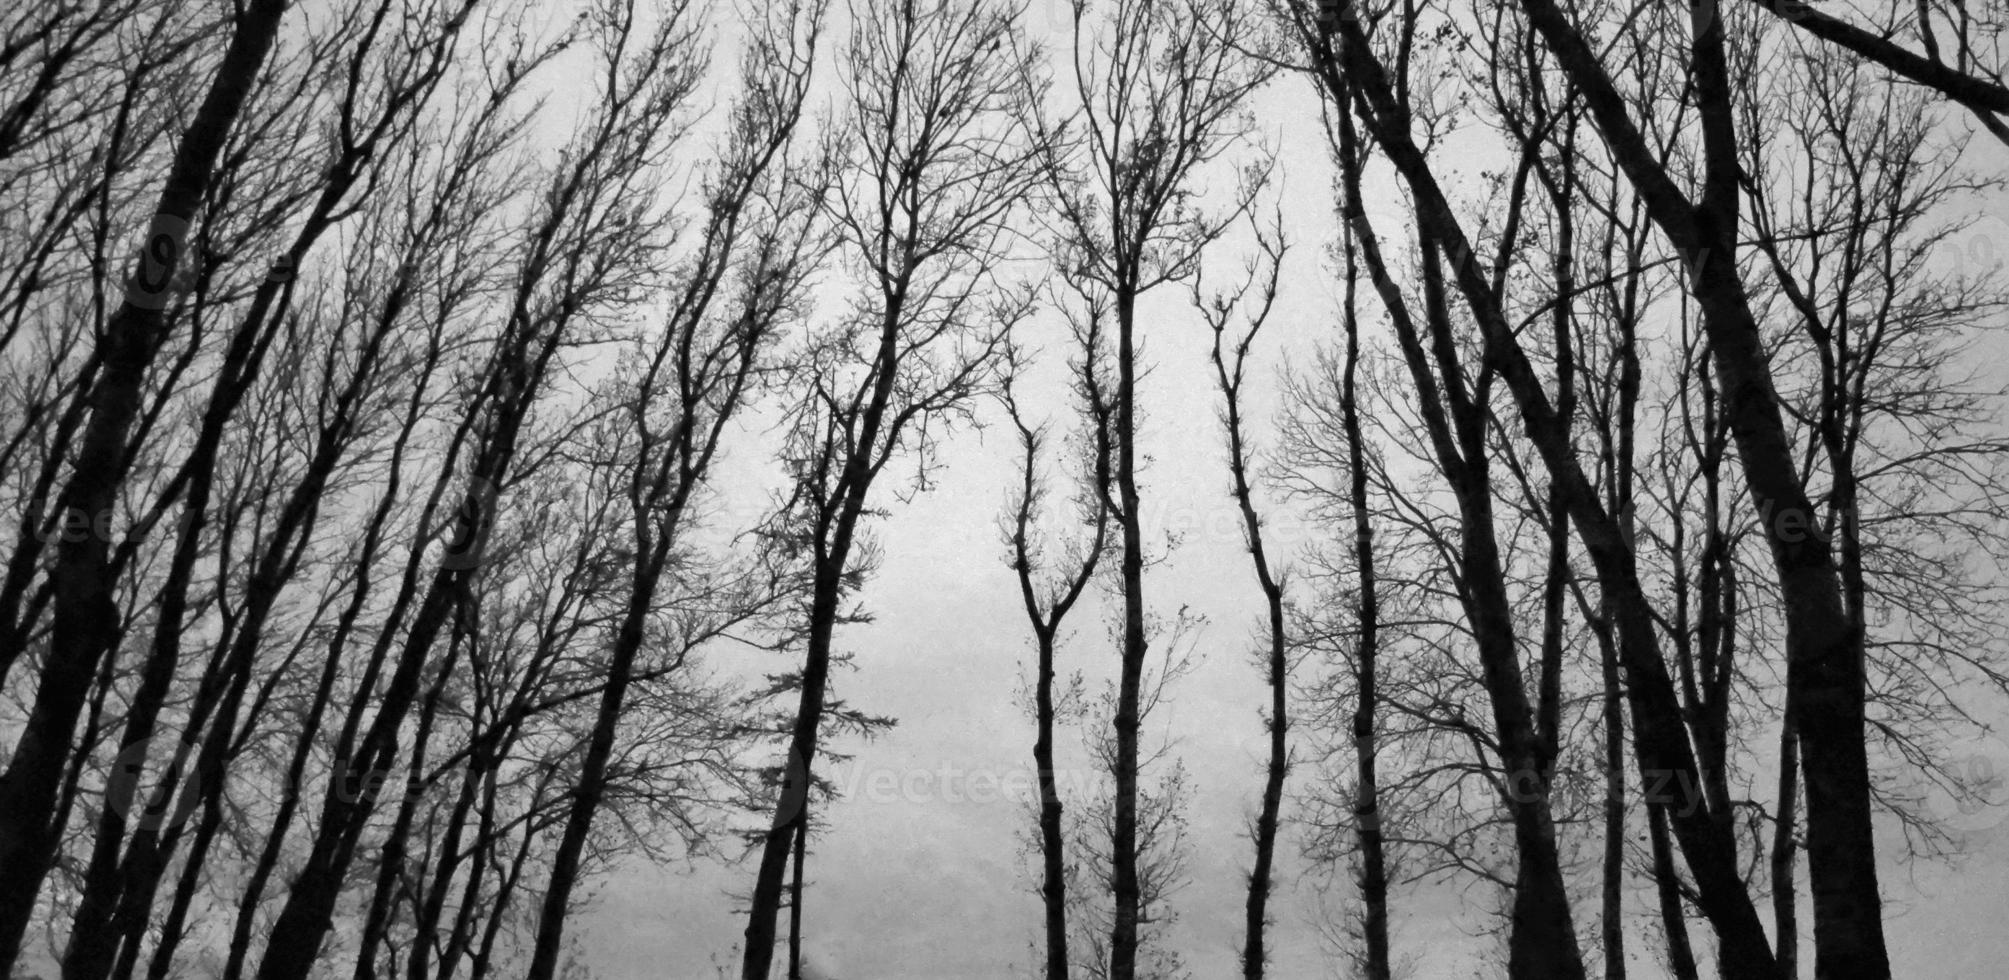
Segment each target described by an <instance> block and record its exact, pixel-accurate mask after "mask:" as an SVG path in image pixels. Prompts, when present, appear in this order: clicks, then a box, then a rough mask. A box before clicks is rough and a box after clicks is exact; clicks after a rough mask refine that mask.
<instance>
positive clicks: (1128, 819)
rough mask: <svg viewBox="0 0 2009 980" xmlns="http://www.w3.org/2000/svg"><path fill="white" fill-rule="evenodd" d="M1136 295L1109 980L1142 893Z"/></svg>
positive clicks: (1125, 333)
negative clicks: (1139, 875) (1139, 846)
mask: <svg viewBox="0 0 2009 980" xmlns="http://www.w3.org/2000/svg"><path fill="white" fill-rule="evenodd" d="M1136 325H1137V296H1136V294H1135V293H1134V292H1133V291H1130V290H1128V289H1125V288H1121V287H1119V288H1118V290H1117V294H1116V438H1115V444H1116V468H1115V476H1116V492H1117V496H1118V504H1117V515H1116V517H1117V526H1118V527H1119V528H1120V529H1121V531H1122V543H1121V548H1122V551H1121V555H1120V559H1119V560H1120V563H1121V575H1122V578H1121V588H1122V590H1123V634H1122V649H1121V655H1122V665H1121V672H1120V674H1119V676H1118V680H1117V689H1116V715H1115V719H1114V724H1115V728H1116V758H1115V761H1114V767H1115V770H1116V771H1115V772H1114V773H1112V774H1111V775H1112V776H1113V777H1114V779H1115V784H1116V785H1115V799H1114V800H1113V801H1112V802H1113V814H1112V816H1113V819H1112V821H1111V825H1112V826H1111V834H1110V855H1109V863H1110V878H1111V882H1110V891H1111V897H1112V898H1113V899H1114V900H1115V914H1114V916H1113V917H1112V920H1111V924H1110V930H1109V980H1136V974H1137V926H1138V922H1137V918H1138V905H1139V903H1140V901H1141V898H1142V894H1141V889H1140V887H1139V885H1138V880H1137V857H1138V855H1137V793H1138V788H1137V767H1138V747H1137V735H1138V728H1139V727H1140V725H1141V724H1142V718H1141V705H1140V703H1139V700H1140V698H1141V696H1142V685H1143V677H1144V654H1145V648H1146V644H1147V640H1146V637H1145V633H1144V529H1143V520H1142V516H1141V515H1140V514H1139V513H1138V512H1137V502H1138V493H1137V413H1136V398H1137V348H1136V338H1135V331H1136Z"/></svg>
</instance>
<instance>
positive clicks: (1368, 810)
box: [1339, 116, 1391, 980]
mask: <svg viewBox="0 0 2009 980" xmlns="http://www.w3.org/2000/svg"><path fill="white" fill-rule="evenodd" d="M1340 124H1341V125H1342V126H1343V127H1345V131H1346V133H1347V134H1349V135H1348V136H1347V137H1346V138H1344V139H1343V140H1342V141H1341V142H1342V144H1343V147H1344V148H1343V149H1342V152H1344V153H1348V154H1352V153H1354V152H1355V150H1354V149H1353V147H1352V144H1353V143H1354V142H1355V139H1354V138H1353V137H1352V136H1351V134H1352V132H1353V119H1352V117H1351V116H1343V117H1342V120H1341V123H1340ZM1347 170H1348V180H1349V181H1350V182H1351V183H1349V185H1348V188H1349V193H1348V195H1347V207H1348V208H1349V209H1350V208H1352V207H1354V206H1355V205H1356V204H1357V203H1358V198H1357V197H1356V196H1355V195H1354V194H1353V193H1352V191H1353V190H1354V189H1356V188H1357V186H1358V177H1359V174H1358V173H1357V171H1355V170H1354V168H1353V165H1352V164H1351V163H1349V164H1348V165H1347ZM1342 234H1343V235H1344V236H1345V250H1346V300H1345V302H1346V309H1345V318H1346V368H1345V371H1346V374H1345V376H1344V378H1343V379H1342V380H1341V382H1340V403H1339V404H1340V420H1341V422H1340V424H1341V426H1342V427H1343V428H1344V429H1345V430H1346V467H1347V498H1348V502H1349V503H1350V504H1351V505H1352V508H1353V567H1354V575H1355V577H1356V578H1357V579H1358V582H1359V591H1360V611H1359V613H1358V617H1359V630H1360V640H1359V645H1358V646H1357V647H1356V648H1355V652H1354V686H1355V690H1356V698H1357V700H1356V701H1355V703H1354V708H1353V729H1352V735H1353V756H1354V779H1355V781H1356V783H1357V785H1356V787H1355V790H1354V803H1353V820H1354V833H1355V835H1356V836H1357V837H1358V838H1359V845H1360V902H1361V923H1360V925H1361V929H1360V931H1361V939H1362V942H1363V943H1364V944H1365V946H1366V950H1365V953H1366V971H1365V972H1366V975H1365V978H1364V980H1390V976H1391V973H1390V966H1389V961H1388V955H1389V951H1388V864H1387V856H1386V854H1384V853H1383V852H1384V850H1385V848H1384V845H1383V843H1382V827H1381V794H1380V789H1379V783H1378V775H1377V772H1376V766H1375V759H1374V755H1375V747H1376V739H1375V731H1374V718H1375V709H1376V708H1377V707H1378V704H1379V701H1378V699H1379V696H1380V695H1379V687H1378V685H1379V676H1378V675H1377V673H1376V668H1375V661H1376V658H1377V656H1378V655H1379V653H1380V648H1381V636H1380V633H1381V601H1380V596H1379V593H1378V591H1377V589H1376V579H1375V568H1374V523H1373V520H1372V518H1371V516H1370V514H1369V512H1368V509H1367V459H1366V457H1367V453H1366V448H1365V445H1364V443H1365V440H1364V439H1363V438H1362V436H1361V431H1360V403H1359V400H1358V397H1357V391H1356V383H1357V380H1356V379H1357V377H1358V375H1359V370H1360V319H1359V315H1358V306H1357V305H1356V292H1355V291H1356V289H1357V288H1358V287H1357V285H1356V284H1357V281H1358V278H1359V271H1358V269H1357V267H1356V261H1357V256H1356V250H1355V244H1354V238H1353V234H1354V232H1353V226H1352V225H1351V224H1350V223H1349V224H1348V225H1347V227H1346V228H1345V229H1344V230H1343V231H1342Z"/></svg>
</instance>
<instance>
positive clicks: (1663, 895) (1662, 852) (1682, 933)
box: [1646, 802, 1700, 980]
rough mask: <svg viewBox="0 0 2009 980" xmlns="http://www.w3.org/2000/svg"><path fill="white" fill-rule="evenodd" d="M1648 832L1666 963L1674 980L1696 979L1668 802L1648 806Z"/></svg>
mask: <svg viewBox="0 0 2009 980" xmlns="http://www.w3.org/2000/svg"><path fill="white" fill-rule="evenodd" d="M1646 820H1647V828H1646V829H1647V834H1648V836H1649V837H1650V838H1651V843H1652V848H1653V883H1654V889H1655V891H1656V892H1657V893H1658V895H1659V897H1660V927H1661V932H1662V934H1663V935H1665V936H1666V937H1667V962H1668V967H1669V969H1671V970H1673V972H1674V980H1697V978H1698V977H1699V975H1700V974H1699V971H1697V969H1696V967H1695V949H1694V946H1693V945H1692V944H1691V943H1690V942H1689V941H1688V912H1687V909H1686V906H1685V905H1683V899H1682V897H1681V872H1680V871H1678V870H1676V869H1675V867H1674V845H1673V844H1672V843H1671V842H1670V841H1669V840H1668V833H1667V804H1666V803H1662V802H1653V803H1648V804H1647V806H1646Z"/></svg>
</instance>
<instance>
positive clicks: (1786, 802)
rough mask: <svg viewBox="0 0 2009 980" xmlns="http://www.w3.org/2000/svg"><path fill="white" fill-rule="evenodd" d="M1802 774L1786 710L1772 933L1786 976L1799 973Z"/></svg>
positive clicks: (1774, 857)
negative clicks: (1797, 854)
mask: <svg viewBox="0 0 2009 980" xmlns="http://www.w3.org/2000/svg"><path fill="white" fill-rule="evenodd" d="M1799 776H1800V753H1799V740H1798V739H1795V738H1794V737H1793V716H1792V713H1791V712H1787V714H1786V718H1785V720H1784V723H1783V726H1782V727H1781V729H1780V731H1779V815H1778V820H1777V821H1776V822H1775V823H1774V824H1773V826H1772V935H1773V937H1774V939H1773V943H1774V945H1775V946H1776V947H1777V948H1778V951H1779V975H1780V976H1782V977H1785V978H1786V980H1794V978H1796V977H1798V976H1799V975H1800V921H1799V910H1798V907H1797V903H1798V901H1799V892H1798V889H1797V888H1796V886H1795V885H1794V884H1793V852H1794V850H1795V849H1796V848H1797V847H1798V846H1799V845H1798V844H1797V843H1796V842H1795V840H1794V838H1793V827H1794V826H1795V822H1796V818H1797V808H1798V806H1799V795H1800V786H1799Z"/></svg>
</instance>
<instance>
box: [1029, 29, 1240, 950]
mask: <svg viewBox="0 0 2009 980" xmlns="http://www.w3.org/2000/svg"><path fill="white" fill-rule="evenodd" d="M1254 30H1255V24H1254V22H1253V21H1252V20H1251V19H1249V18H1248V17H1246V16H1245V15H1243V14H1242V13H1240V12H1238V11H1235V10H1233V9H1231V8H1229V7H1228V6H1226V5H1216V4H1209V3H1201V2H1187V0H1121V2H1118V3H1116V4H1115V5H1114V7H1113V9H1111V10H1109V11H1108V13H1107V14H1106V16H1102V17H1091V16H1090V13H1089V6H1088V5H1087V4H1086V3H1085V2H1078V3H1076V4H1075V6H1074V52H1073V58H1072V65H1073V75H1074V86H1073V90H1072V92H1070V93H1068V96H1067V103H1068V108H1069V110H1070V118H1069V122H1068V123H1067V124H1065V125H1063V126H1057V127H1051V130H1052V131H1055V132H1068V133H1072V132H1077V131H1078V132H1079V133H1080V135H1081V137H1082V140H1083V142H1082V145H1081V149H1080V153H1079V155H1078V159H1073V160H1068V161H1065V162H1063V161H1059V160H1056V161H1055V162H1054V165H1053V166H1052V167H1051V168H1050V173H1051V174H1052V177H1053V180H1054V187H1053V190H1054V192H1055V193H1054V198H1055V201H1056V205H1057V211H1058V215H1057V220H1056V221H1055V223H1054V224H1055V228H1054V231H1055V236H1056V238H1057V239H1058V244H1059V252H1060V254H1059V257H1058V261H1059V262H1061V263H1062V264H1063V265H1065V266H1067V267H1070V269H1071V271H1070V272H1069V273H1068V276H1069V281H1070V282H1071V283H1078V287H1077V292H1078V293H1079V294H1080V296H1081V300H1082V302H1085V303H1088V304H1091V305H1095V306H1099V307H1101V308H1103V309H1107V310H1109V311H1110V314H1111V315H1112V316H1113V317H1114V320H1115V327H1116V329H1115V357H1114V362H1115V363H1114V368H1115V375H1116V377H1115V379H1114V384H1113V388H1112V390H1111V398H1112V400H1113V402H1114V404H1115V417H1114V419H1113V423H1112V425H1113V433H1114V434H1113V436H1112V439H1111V442H1112V445H1113V450H1114V460H1113V465H1112V474H1111V477H1112V479H1111V480H1110V486H1109V491H1111V492H1109V493H1106V494H1105V496H1106V498H1107V499H1105V501H1104V506H1106V507H1108V508H1109V510H1110V513H1111V515H1112V516H1113V517H1114V518H1115V521H1116V524H1117V528H1118V530H1119V532H1120V533H1119V539H1120V547H1121V552H1120V560H1119V568H1118V572H1119V575H1120V578H1121V592H1122V596H1123V629H1122V641H1121V657H1120V664H1121V672H1120V679H1119V683H1118V694H1117V702H1116V709H1115V713H1114V717H1113V724H1114V725H1115V742H1114V746H1113V749H1114V770H1113V771H1114V775H1115V779H1116V787H1115V798H1114V800H1113V814H1112V826H1111V832H1112V833H1113V834H1114V838H1113V841H1112V854H1111V857H1110V860H1111V862H1112V865H1111V876H1110V877H1111V886H1112V888H1113V891H1114V899H1115V910H1114V915H1113V919H1112V922H1111V925H1110V928H1111V933H1110V939H1109V945H1108V956H1109V975H1110V976H1111V977H1112V978H1113V980H1131V978H1132V977H1133V976H1134V975H1135V971H1136V957H1137V948H1138V916H1139V907H1140V905H1139V903H1140V901H1141V893H1140V891H1139V887H1140V886H1139V883H1138V874H1137V868H1136V861H1137V857H1136V855H1137V847H1138V812H1137V800H1138V793H1139V789H1138V778H1139V775H1138V774H1139V768H1138V767H1139V765H1140V755H1139V749H1138V726H1139V724H1140V720H1139V710H1140V709H1139V704H1140V701H1139V699H1140V697H1141V692H1142V688H1141V686H1140V685H1141V683H1142V678H1143V672H1144V662H1145V657H1146V653H1147V646H1148V638H1147V629H1146V611H1145V599H1144V563H1145V556H1144V537H1143V535H1144V527H1143V516H1142V514H1141V513H1140V512H1139V510H1138V506H1139V498H1138V466H1139V463H1138V458H1137V455H1138V454H1137V437H1138V430H1139V424H1140V421H1141V417H1140V415H1139V411H1138V406H1137V377H1138V373H1139V370H1140V364H1139V351H1140V346H1141V340H1142V338H1141V337H1140V336H1139V331H1138V326H1139V325H1138V313H1137V301H1138V298H1139V297H1140V296H1142V295H1144V294H1145V293H1147V292H1149V291H1150V290H1151V289H1153V288H1155V287H1157V286H1160V285H1163V284H1165V283H1167V282H1173V281H1177V280H1180V279H1183V278H1185V277H1186V276H1187V275H1189V274H1190V273H1191V271H1192V269H1193V267H1194V263H1196V262H1197V261H1198V259H1199V255H1200V252H1201V250H1202V249H1203V248H1205V246H1206V245H1208V244H1209V243H1211V242H1212V241H1214V240H1215V239H1216V238H1218V237H1219V236H1220V234H1221V233H1222V231H1223V229H1224V228H1225V227H1226V225H1227V224H1228V222H1229V221H1230V220H1231V219H1232V216H1233V215H1234V214H1235V213H1237V212H1239V211H1240V210H1241V208H1242V207H1245V206H1246V204H1247V201H1248V199H1249V195H1251V194H1252V193H1253V185H1254V184H1255V183H1257V182H1258V181H1255V180H1250V181H1247V182H1245V183H1247V184H1248V185H1249V186H1247V187H1245V188H1243V190H1242V194H1241V197H1240V199H1239V203H1238V204H1237V205H1236V206H1231V207H1229V208H1227V209H1226V210H1225V211H1224V212H1223V213H1221V214H1211V213H1207V212H1205V211H1203V210H1201V209H1200V208H1198V207H1197V206H1196V204H1195V203H1194V202H1193V201H1192V200H1191V198H1192V196H1193V191H1192V182H1193V180H1194V178H1195V175H1196V174H1197V173H1198V172H1199V171H1200V170H1201V169H1202V168H1203V167H1205V166H1206V165H1207V164H1209V163H1210V162H1211V161H1213V160H1215V159H1217V158H1218V157H1219V156H1220V155H1221V154H1222V153H1223V152H1224V151H1226V150H1227V149H1228V148H1229V147H1230V146H1232V145H1233V144H1234V143H1235V142H1236V141H1237V140H1238V138H1239V137H1240V135H1241V131H1242V126H1243V118H1242V116H1241V112H1242V109H1243V103H1244V99H1245V98H1246V96H1247V95H1248V93H1249V92H1250V91H1252V90H1253V89H1254V88H1255V87H1256V86H1258V85H1259V84H1261V83H1262V81H1263V80H1264V79H1265V78H1267V77H1268V71H1267V70H1266V68H1264V67H1263V64H1262V63H1261V62H1259V61H1257V60H1254V59H1252V58H1250V57H1248V56H1246V55H1245V54H1244V52H1243V50H1242V48H1243V46H1244V45H1245V44H1246V43H1248V42H1249V41H1250V40H1251V39H1252V38H1253V36H1254ZM1073 114H1078V118H1075V117H1074V115H1073ZM1057 142H1058V141H1057ZM1070 142H1071V141H1070Z"/></svg>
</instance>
